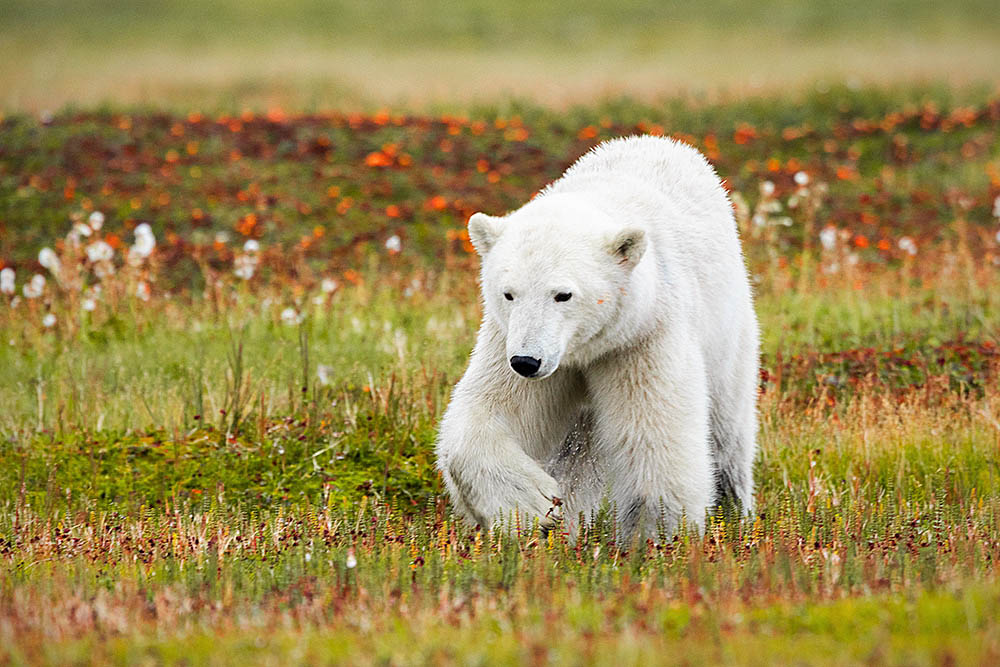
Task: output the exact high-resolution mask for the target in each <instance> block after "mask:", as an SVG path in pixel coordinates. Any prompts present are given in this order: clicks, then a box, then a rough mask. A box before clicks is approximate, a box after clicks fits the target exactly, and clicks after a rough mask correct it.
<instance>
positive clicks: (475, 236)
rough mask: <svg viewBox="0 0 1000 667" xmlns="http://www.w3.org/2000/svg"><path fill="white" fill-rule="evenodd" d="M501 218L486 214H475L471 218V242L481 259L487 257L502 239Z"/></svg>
mask: <svg viewBox="0 0 1000 667" xmlns="http://www.w3.org/2000/svg"><path fill="white" fill-rule="evenodd" d="M500 227H501V221H500V218H495V217H493V216H492V215H486V214H485V213H473V214H472V217H471V218H469V240H470V241H472V245H473V246H475V248H476V252H478V253H479V256H480V257H485V256H486V253H488V252H489V251H490V248H492V247H493V244H494V243H496V242H497V239H498V238H500Z"/></svg>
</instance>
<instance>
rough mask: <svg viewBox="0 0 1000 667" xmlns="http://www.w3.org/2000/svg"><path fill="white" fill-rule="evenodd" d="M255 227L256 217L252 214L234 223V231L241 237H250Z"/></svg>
mask: <svg viewBox="0 0 1000 667" xmlns="http://www.w3.org/2000/svg"><path fill="white" fill-rule="evenodd" d="M256 227H257V216H256V215H254V214H253V213H248V214H247V215H245V216H243V217H242V218H240V219H239V222H237V223H236V231H237V232H239V233H240V234H242V235H243V236H250V235H251V234H253V231H254V228H256Z"/></svg>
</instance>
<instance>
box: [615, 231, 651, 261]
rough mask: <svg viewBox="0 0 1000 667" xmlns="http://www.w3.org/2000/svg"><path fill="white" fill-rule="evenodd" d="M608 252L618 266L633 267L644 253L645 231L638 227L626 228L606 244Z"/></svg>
mask: <svg viewBox="0 0 1000 667" xmlns="http://www.w3.org/2000/svg"><path fill="white" fill-rule="evenodd" d="M608 252H610V253H611V254H612V256H614V257H615V259H617V260H618V263H619V264H622V265H625V266H628V267H629V268H631V267H634V266H635V265H636V264H638V263H639V260H640V259H642V255H643V253H645V252H646V231H645V230H644V229H639V228H638V227H627V228H625V229H623V230H621V231H620V232H618V233H617V234H615V235H614V236H612V237H611V240H610V241H609V242H608Z"/></svg>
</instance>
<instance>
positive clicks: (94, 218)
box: [87, 211, 104, 232]
mask: <svg viewBox="0 0 1000 667" xmlns="http://www.w3.org/2000/svg"><path fill="white" fill-rule="evenodd" d="M87 224H89V225H90V228H91V229H93V230H94V231H95V232H96V231H100V229H101V227H103V226H104V214H103V213H101V212H100V211H94V212H93V213H91V214H90V217H89V218H87Z"/></svg>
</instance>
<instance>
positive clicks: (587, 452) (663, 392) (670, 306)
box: [437, 137, 758, 537]
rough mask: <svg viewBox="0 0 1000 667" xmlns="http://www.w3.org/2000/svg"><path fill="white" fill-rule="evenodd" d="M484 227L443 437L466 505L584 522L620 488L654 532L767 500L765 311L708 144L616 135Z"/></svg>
mask: <svg viewBox="0 0 1000 667" xmlns="http://www.w3.org/2000/svg"><path fill="white" fill-rule="evenodd" d="M469 233H470V237H471V238H472V241H473V243H474V244H475V246H476V248H477V250H478V252H479V254H480V255H481V257H482V276H481V285H482V294H483V304H484V317H483V322H482V325H481V327H480V329H479V336H478V340H477V342H476V346H475V349H474V350H473V352H472V357H471V360H470V362H469V367H468V369H467V370H466V372H465V375H464V376H463V377H462V379H461V380H460V381H459V383H458V385H457V386H456V387H455V390H454V392H453V394H452V397H451V403H450V404H449V406H448V409H447V411H446V412H445V414H444V417H443V419H442V421H441V426H440V434H439V437H438V443H437V458H438V466H439V468H440V470H441V472H442V474H443V476H444V480H445V484H446V486H447V488H448V492H449V493H450V495H451V498H452V501H453V503H454V505H455V507H456V509H457V510H458V511H459V513H460V514H462V515H464V516H465V517H466V518H468V519H469V520H471V521H475V522H477V523H479V524H482V525H491V524H495V523H496V522H498V521H500V520H503V519H507V518H509V517H510V516H512V514H513V513H514V512H515V511H516V512H519V513H520V515H521V520H522V521H525V522H528V521H531V520H533V519H534V518H535V517H537V518H538V519H539V520H540V521H541V523H542V525H543V526H552V525H554V523H555V521H556V519H557V517H558V514H559V512H560V510H561V513H562V515H563V516H565V517H566V521H567V524H568V526H567V527H568V529H569V531H570V532H571V534H572V533H573V532H574V531H575V530H576V528H577V524H576V519H577V517H578V516H581V515H582V516H583V517H584V518H585V519H586V518H588V517H591V516H593V514H594V513H595V512H596V511H597V509H598V508H599V507H600V506H601V503H602V502H603V501H604V499H605V498H606V499H607V500H610V503H611V507H613V508H614V510H615V511H616V512H617V517H618V521H619V524H620V528H621V530H622V531H623V532H624V533H625V534H626V535H627V536H631V535H636V534H641V535H644V536H651V537H655V536H656V533H655V531H656V530H657V527H658V525H659V527H660V528H662V529H665V530H666V531H667V533H668V534H670V533H673V532H675V531H676V530H677V529H678V528H679V526H680V525H681V521H682V518H684V517H686V521H687V523H688V525H690V526H693V527H701V526H702V524H703V522H704V519H705V516H706V513H707V512H709V511H711V510H712V508H713V507H714V506H715V503H717V502H722V501H724V500H726V499H729V500H732V501H734V502H737V503H739V504H740V506H741V507H742V509H743V511H745V512H752V511H753V506H754V495H753V469H752V467H753V460H754V455H755V452H756V443H755V437H756V432H757V417H756V396H757V373H758V330H757V320H756V316H755V315H754V310H753V304H752V296H751V290H750V285H749V282H748V280H747V273H746V269H745V266H744V263H743V256H742V252H741V250H740V245H739V239H738V237H737V230H736V224H735V222H734V219H733V215H732V209H731V207H730V204H729V201H728V199H727V197H726V194H725V191H724V190H723V188H722V186H721V183H720V182H719V178H718V177H717V176H716V174H715V172H714V170H713V169H712V167H711V166H710V165H709V163H708V162H707V161H706V160H705V158H704V157H703V156H702V155H701V154H700V153H699V152H698V151H696V150H695V149H693V148H691V147H689V146H686V145H684V144H681V143H678V142H675V141H672V140H670V139H663V138H655V137H631V138H625V139H617V140H614V141H609V142H606V143H603V144H601V145H600V146H598V147H597V148H595V149H594V150H593V151H591V152H590V153H588V154H587V155H585V156H583V157H582V158H580V160H578V161H577V162H576V163H575V164H574V165H573V166H572V167H570V168H569V169H568V170H567V171H566V173H565V174H564V175H563V176H562V177H561V178H560V179H559V180H557V181H555V182H554V183H552V184H551V185H549V186H548V187H547V188H545V190H543V191H542V192H541V193H540V195H539V196H538V197H536V198H535V199H533V200H532V201H530V202H529V203H527V204H525V205H524V206H522V207H521V208H520V209H518V210H516V211H514V212H513V213H510V214H509V215H507V216H505V217H502V218H496V217H491V216H486V215H484V214H481V213H477V214H476V215H474V216H473V217H472V218H471V219H470V221H469ZM505 292H506V293H510V294H511V296H512V297H513V300H507V299H506V298H505V296H504V293H505ZM558 293H571V294H572V297H571V298H570V299H569V300H568V301H564V302H556V301H555V299H554V295H555V294H558ZM515 355H521V356H531V357H534V358H536V359H540V360H541V361H542V366H541V368H540V369H539V371H538V376H539V377H537V378H531V379H525V378H523V377H521V376H520V375H518V374H516V373H515V372H514V371H513V370H512V369H511V366H510V363H509V359H510V358H511V357H512V356H515ZM555 497H558V498H560V499H561V500H562V506H561V507H560V508H558V509H556V508H554V507H553V500H552V499H553V498H555Z"/></svg>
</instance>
